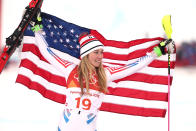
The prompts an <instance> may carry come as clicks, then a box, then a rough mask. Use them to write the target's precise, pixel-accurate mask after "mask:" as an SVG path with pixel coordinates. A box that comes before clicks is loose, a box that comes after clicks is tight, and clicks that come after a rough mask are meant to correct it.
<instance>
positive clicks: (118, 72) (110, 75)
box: [105, 53, 157, 82]
mask: <svg viewBox="0 0 196 131" xmlns="http://www.w3.org/2000/svg"><path fill="white" fill-rule="evenodd" d="M156 57H157V56H156V55H155V54H154V53H148V54H147V55H146V56H143V57H140V58H138V59H137V60H136V61H135V62H132V63H129V64H127V65H124V66H117V67H106V68H105V72H106V76H107V81H108V82H111V81H114V80H117V79H121V78H124V77H126V76H129V75H132V74H134V73H136V72H137V71H139V70H140V69H142V68H144V67H145V66H147V65H148V64H150V63H151V62H152V61H153V60H154V59H155V58H156Z"/></svg>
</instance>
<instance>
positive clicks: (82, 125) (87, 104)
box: [58, 54, 155, 131]
mask: <svg viewBox="0 0 196 131" xmlns="http://www.w3.org/2000/svg"><path fill="white" fill-rule="evenodd" d="M154 59H155V56H153V55H152V54H149V55H146V56H144V57H141V58H139V59H138V60H137V61H136V62H134V63H131V64H128V65H126V66H119V67H106V68H105V72H106V76H107V83H109V82H111V81H113V80H116V79H119V78H123V77H125V76H128V75H130V74H132V73H135V72H136V71H138V70H139V69H141V68H143V67H144V66H146V65H148V64H149V63H151V62H152V61H153V60H154ZM66 64H67V65H68V66H67V68H66V69H65V70H66V71H67V73H65V78H66V81H67V92H66V103H65V109H64V111H63V113H62V115H61V119H60V123H59V126H58V131H96V119H97V114H98V111H99V108H100V106H101V103H102V101H103V99H104V95H105V94H104V93H103V92H100V91H99V85H98V78H97V76H96V73H93V75H91V76H90V77H91V81H90V84H89V88H90V89H89V93H85V94H84V95H82V96H81V89H80V86H79V80H78V74H77V66H76V65H75V64H71V63H69V62H67V63H66Z"/></svg>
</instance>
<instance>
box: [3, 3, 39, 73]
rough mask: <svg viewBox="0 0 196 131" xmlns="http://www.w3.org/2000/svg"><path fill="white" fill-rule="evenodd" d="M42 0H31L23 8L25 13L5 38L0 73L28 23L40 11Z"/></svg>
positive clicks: (33, 20) (31, 21)
mask: <svg viewBox="0 0 196 131" xmlns="http://www.w3.org/2000/svg"><path fill="white" fill-rule="evenodd" d="M42 3H43V0H32V1H31V2H30V3H29V5H28V6H27V7H26V8H25V13H24V15H23V18H22V20H21V22H20V24H19V25H18V27H17V28H16V29H15V31H14V32H13V34H12V35H10V36H9V37H8V38H6V45H5V47H4V49H3V52H2V54H1V56H0V73H1V72H2V70H3V68H4V67H5V65H6V63H7V62H8V60H9V58H10V56H11V55H12V54H13V53H14V51H15V50H16V48H17V47H19V46H20V45H21V42H22V39H23V34H24V31H25V29H26V28H27V26H28V25H29V23H31V24H32V25H33V24H36V23H35V17H37V16H38V15H39V14H40V12H41V6H42Z"/></svg>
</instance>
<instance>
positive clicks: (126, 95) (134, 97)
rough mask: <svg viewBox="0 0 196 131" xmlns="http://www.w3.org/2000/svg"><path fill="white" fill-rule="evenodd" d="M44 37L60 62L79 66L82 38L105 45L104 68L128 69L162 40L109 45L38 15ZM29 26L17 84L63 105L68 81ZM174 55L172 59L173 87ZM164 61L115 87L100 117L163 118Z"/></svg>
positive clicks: (77, 28) (165, 97) (75, 27)
mask: <svg viewBox="0 0 196 131" xmlns="http://www.w3.org/2000/svg"><path fill="white" fill-rule="evenodd" d="M41 16H42V24H43V32H42V34H43V36H44V39H45V40H46V41H47V43H48V45H47V46H48V48H49V49H50V51H51V52H52V53H53V55H54V56H57V57H58V58H60V59H61V60H68V61H72V62H73V63H75V64H78V63H79V62H80V60H79V51H80V48H79V47H80V46H79V42H78V38H79V36H80V34H82V33H84V32H88V33H91V34H93V35H94V36H95V37H96V38H98V39H99V40H100V41H101V42H102V43H103V44H104V46H105V47H104V59H103V63H104V66H113V67H118V66H119V65H126V64H129V63H131V62H132V61H135V60H137V59H138V58H139V57H142V56H144V55H146V53H147V52H149V51H151V50H152V49H153V47H155V46H156V45H157V44H159V43H160V41H161V40H163V38H160V37H157V38H144V39H138V40H133V41H129V42H122V41H115V40H107V39H105V38H104V37H103V36H102V35H101V34H100V33H99V32H97V31H96V30H92V29H88V28H84V27H81V26H78V25H75V24H72V23H68V22H66V21H64V20H62V19H59V18H57V17H55V16H52V15H49V14H46V13H42V15H41ZM37 41H39V40H37V39H36V38H35V35H34V33H33V32H32V31H31V27H30V26H29V27H28V28H27V29H26V31H25V34H24V38H23V49H22V53H21V63H20V67H19V68H20V69H19V73H18V76H17V79H16V82H17V83H20V84H23V85H24V86H26V87H28V88H29V89H32V90H36V91H38V92H39V93H40V94H41V95H42V96H44V97H45V98H47V99H50V100H52V101H55V102H58V103H61V104H64V103H65V101H66V95H65V91H66V81H65V79H64V76H63V74H62V73H61V72H60V71H58V70H57V69H56V68H55V67H54V66H53V65H52V64H50V63H49V62H48V60H47V59H46V58H44V54H42V53H41V50H40V48H39V45H38V42H37ZM175 59H176V55H175V54H171V83H172V78H173V76H172V72H173V70H174V66H175ZM167 60H168V56H167V55H164V56H161V57H159V58H157V59H155V60H154V61H153V62H152V63H150V64H149V65H148V66H146V67H145V68H143V69H141V70H140V71H138V72H136V73H135V74H132V75H130V76H127V77H125V78H122V79H119V80H116V81H113V82H111V83H110V84H109V86H108V89H109V93H108V94H107V95H106V96H105V99H104V101H103V103H102V106H101V108H100V110H101V111H108V112H114V113H121V114H128V115H136V116H146V117H165V114H166V110H167V101H168V62H167Z"/></svg>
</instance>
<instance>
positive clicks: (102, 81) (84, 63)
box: [78, 55, 108, 95]
mask: <svg viewBox="0 0 196 131" xmlns="http://www.w3.org/2000/svg"><path fill="white" fill-rule="evenodd" d="M93 71H96V73H97V76H98V85H99V91H100V92H103V93H107V92H108V90H107V82H106V81H107V80H106V74H105V71H104V68H103V65H102V63H101V64H100V66H99V67H97V68H95V67H93V65H91V64H90V62H89V60H88V55H86V56H84V57H83V58H82V60H81V62H80V64H79V66H78V77H79V84H80V88H81V95H83V94H84V93H85V92H84V87H86V93H88V92H89V83H90V81H91V77H90V76H91V75H92V73H93ZM84 84H85V85H84Z"/></svg>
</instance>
